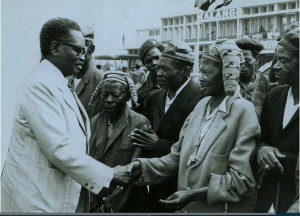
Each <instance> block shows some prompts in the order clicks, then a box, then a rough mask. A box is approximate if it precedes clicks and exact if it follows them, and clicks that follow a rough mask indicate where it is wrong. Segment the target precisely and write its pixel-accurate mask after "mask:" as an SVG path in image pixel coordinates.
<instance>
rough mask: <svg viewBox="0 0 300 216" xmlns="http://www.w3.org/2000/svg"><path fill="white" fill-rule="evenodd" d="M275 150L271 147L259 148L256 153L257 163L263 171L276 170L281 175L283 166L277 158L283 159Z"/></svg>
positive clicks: (283, 156)
mask: <svg viewBox="0 0 300 216" xmlns="http://www.w3.org/2000/svg"><path fill="white" fill-rule="evenodd" d="M285 157H286V156H285V155H283V154H281V153H280V152H279V150H278V149H277V148H274V147H271V146H261V147H260V148H259V149H258V151H257V162H258V164H259V165H260V167H262V168H263V169H264V170H265V171H268V170H270V169H276V170H278V171H279V172H281V173H283V171H284V170H283V166H282V165H281V163H280V162H279V160H278V158H285Z"/></svg>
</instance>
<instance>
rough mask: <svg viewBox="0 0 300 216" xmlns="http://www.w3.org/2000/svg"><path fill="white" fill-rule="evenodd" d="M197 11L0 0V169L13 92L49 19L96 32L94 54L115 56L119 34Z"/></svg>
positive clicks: (137, 3)
mask: <svg viewBox="0 0 300 216" xmlns="http://www.w3.org/2000/svg"><path fill="white" fill-rule="evenodd" d="M190 10H196V9H195V8H194V0H1V152H2V154H1V156H2V157H1V168H2V167H3V162H4V160H5V158H6V154H7V150H8V147H9V141H10V137H11V130H12V122H13V115H14V104H15V98H16V89H17V88H18V86H19V84H20V82H21V81H22V80H23V79H24V78H25V76H26V75H27V74H28V73H30V71H31V70H32V69H33V68H34V67H35V65H36V64H38V62H39V60H40V50H39V32H40V29H41V27H42V25H43V24H44V23H45V22H46V21H47V20H49V19H51V18H53V17H66V18H70V19H73V20H75V21H76V22H78V23H79V25H80V26H81V27H82V28H86V27H92V28H94V31H95V46H96V51H95V54H96V55H97V54H112V55H114V54H120V53H124V52H126V51H125V50H124V49H123V47H122V35H123V34H125V36H126V41H128V42H130V41H132V40H135V38H136V30H138V29H147V28H153V27H160V25H161V24H160V18H161V17H164V16H166V15H168V14H174V13H176V12H179V13H184V12H185V11H190Z"/></svg>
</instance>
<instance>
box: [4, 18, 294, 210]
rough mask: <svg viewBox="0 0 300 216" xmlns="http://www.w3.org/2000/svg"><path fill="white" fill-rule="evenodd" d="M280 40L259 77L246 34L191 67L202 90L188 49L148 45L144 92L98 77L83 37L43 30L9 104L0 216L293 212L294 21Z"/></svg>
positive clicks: (253, 43) (63, 28)
mask: <svg viewBox="0 0 300 216" xmlns="http://www.w3.org/2000/svg"><path fill="white" fill-rule="evenodd" d="M277 39H278V41H279V42H278V46H277V48H276V50H275V54H274V58H273V62H272V64H271V67H270V68H269V72H268V73H267V74H268V76H265V74H262V73H261V72H258V70H257V69H258V68H257V64H258V54H259V53H260V52H261V51H262V50H263V45H262V44H261V43H260V42H259V41H258V40H256V39H253V38H250V37H248V36H244V37H241V38H239V39H237V40H236V41H231V40H227V39H222V40H218V41H216V42H215V43H214V44H212V45H211V46H210V47H209V49H207V50H206V51H205V52H204V53H203V54H202V55H201V57H200V56H199V58H200V61H199V62H200V63H199V67H200V69H199V70H200V71H199V73H200V78H199V80H195V79H193V78H191V72H192V71H193V66H194V54H193V52H192V49H191V48H190V47H189V46H188V44H186V43H185V42H183V41H181V40H175V41H171V42H170V43H169V44H167V46H166V47H165V46H163V45H162V44H161V43H160V42H159V41H157V40H154V39H149V40H147V41H145V42H144V43H143V44H142V45H141V47H140V49H139V59H140V61H141V63H142V64H143V66H145V67H146V68H147V70H148V72H149V74H148V75H147V76H146V77H144V78H143V81H141V80H138V79H140V74H138V73H133V72H132V73H127V69H126V72H125V71H107V72H106V73H100V70H99V68H98V67H96V64H95V62H94V60H93V52H94V51H95V45H94V43H93V41H94V32H93V31H92V30H91V29H88V30H86V31H82V30H81V28H80V26H79V25H78V24H77V23H76V22H75V21H72V20H70V19H66V18H54V19H51V20H49V21H47V22H46V23H45V24H44V25H43V27H42V29H41V32H40V48H41V54H42V58H41V61H40V63H38V65H37V66H36V67H35V69H34V70H33V71H32V72H31V73H30V74H29V75H28V76H27V78H26V79H25V80H24V81H23V82H22V83H21V85H20V87H19V89H18V93H17V94H18V97H17V102H16V112H15V116H14V124H13V130H12V138H11V141H10V148H9V151H8V155H7V158H6V161H5V164H4V168H3V172H2V175H1V182H2V183H1V194H2V195H1V204H2V212H14V213H22V212H23V213H34V212H40V213H41V212H44V213H52V212H56V213H58V212H73V213H74V212H76V213H86V212H90V213H105V212H140V213H142V212H153V213H154V212H156V213H157V212H160V213H162V212H165V213H170V212H175V211H177V212H190V213H224V212H225V213H251V212H260V213H265V212H268V211H269V210H270V208H271V207H272V206H273V208H274V210H275V212H287V211H288V212H299V187H298V185H299V165H298V163H299V71H298V68H299V24H293V25H291V26H288V27H287V28H286V29H285V30H284V31H283V32H282V33H281V34H280V35H279V36H278V38H277ZM140 66H141V65H139V66H137V67H140ZM139 69H140V68H136V70H139ZM124 70H125V68H124ZM133 77H134V79H132V78H133ZM135 79H137V80H138V81H137V80H135ZM137 82H138V83H140V85H139V86H137V85H135V84H136V83H137ZM129 103H130V106H129V105H128V104H129Z"/></svg>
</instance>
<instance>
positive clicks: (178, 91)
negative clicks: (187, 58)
mask: <svg viewBox="0 0 300 216" xmlns="http://www.w3.org/2000/svg"><path fill="white" fill-rule="evenodd" d="M190 80H191V78H189V79H188V80H187V81H185V83H183V84H182V86H180V88H179V89H178V90H177V91H176V93H175V96H174V97H173V99H172V100H171V99H170V98H169V96H168V95H169V90H168V92H167V97H166V101H165V113H166V112H167V111H168V109H169V108H170V106H171V105H172V103H173V102H174V100H175V99H176V97H177V96H178V95H179V94H180V92H181V91H182V90H183V89H184V87H186V86H187V84H188V83H189V81H190Z"/></svg>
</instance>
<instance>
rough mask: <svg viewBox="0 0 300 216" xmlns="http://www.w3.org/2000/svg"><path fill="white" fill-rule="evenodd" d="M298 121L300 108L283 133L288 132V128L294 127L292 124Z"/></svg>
mask: <svg viewBox="0 0 300 216" xmlns="http://www.w3.org/2000/svg"><path fill="white" fill-rule="evenodd" d="M297 119H299V108H298V110H297V111H296V112H295V113H294V115H293V117H292V118H291V120H290V121H289V123H288V124H287V125H286V126H285V128H284V129H283V131H284V132H285V131H287V130H288V128H289V127H290V126H291V125H292V123H293V122H294V121H296V120H297Z"/></svg>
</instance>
